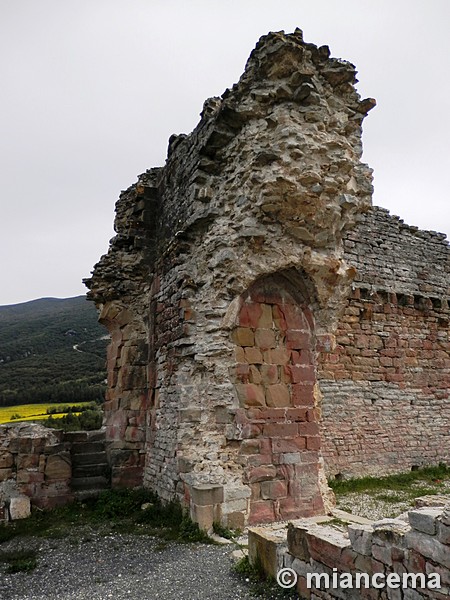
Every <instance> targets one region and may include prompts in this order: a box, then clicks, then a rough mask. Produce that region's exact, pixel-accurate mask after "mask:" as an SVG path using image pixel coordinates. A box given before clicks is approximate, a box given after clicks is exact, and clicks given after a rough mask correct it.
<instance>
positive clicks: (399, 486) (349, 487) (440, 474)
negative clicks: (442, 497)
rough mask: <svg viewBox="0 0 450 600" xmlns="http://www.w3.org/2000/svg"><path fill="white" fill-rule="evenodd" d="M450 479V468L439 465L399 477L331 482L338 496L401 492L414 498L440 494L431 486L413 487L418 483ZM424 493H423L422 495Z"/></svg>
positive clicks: (431, 482)
mask: <svg viewBox="0 0 450 600" xmlns="http://www.w3.org/2000/svg"><path fill="white" fill-rule="evenodd" d="M449 477H450V467H447V466H446V465H443V464H441V465H438V466H436V467H425V468H423V469H417V470H416V471H410V472H409V473H399V474H397V475H387V476H386V477H361V478H359V479H347V480H331V481H330V482H329V485H330V487H331V488H332V489H333V491H334V492H335V493H336V494H338V495H342V494H348V493H354V492H358V493H370V492H377V491H384V490H389V491H401V492H408V493H411V494H413V495H414V496H420V495H424V494H438V493H439V489H438V488H436V487H431V486H423V487H422V488H421V487H411V486H412V485H413V484H415V483H417V482H427V483H428V484H434V485H436V484H437V485H438V484H439V482H440V481H441V480H442V479H448V478H449ZM422 492H423V493H422Z"/></svg>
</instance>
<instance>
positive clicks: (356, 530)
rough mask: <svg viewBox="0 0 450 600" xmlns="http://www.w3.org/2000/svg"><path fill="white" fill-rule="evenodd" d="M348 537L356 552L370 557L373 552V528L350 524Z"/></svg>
mask: <svg viewBox="0 0 450 600" xmlns="http://www.w3.org/2000/svg"><path fill="white" fill-rule="evenodd" d="M348 537H349V539H350V542H351V544H352V548H353V550H355V552H358V553H359V554H364V555H365V556H370V554H371V552H372V527H371V526H370V525H356V524H353V523H351V524H349V525H348Z"/></svg>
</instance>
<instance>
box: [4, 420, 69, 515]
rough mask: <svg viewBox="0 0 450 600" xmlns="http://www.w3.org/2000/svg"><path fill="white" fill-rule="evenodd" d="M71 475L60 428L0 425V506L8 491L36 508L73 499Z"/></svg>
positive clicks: (67, 450) (7, 497)
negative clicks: (18, 495) (3, 492)
mask: <svg viewBox="0 0 450 600" xmlns="http://www.w3.org/2000/svg"><path fill="white" fill-rule="evenodd" d="M71 477H72V462H71V456H70V443H68V442H65V441H64V433H63V431H57V430H50V429H47V428H46V427H42V426H41V425H36V424H25V423H23V424H14V425H1V426H0V509H1V508H2V500H4V499H5V500H7V501H8V502H9V495H10V494H9V490H13V491H14V492H18V493H20V494H23V495H24V496H27V497H28V498H30V499H31V502H32V503H33V504H34V505H35V506H38V507H39V508H55V507H56V506H62V505H63V504H66V503H67V502H70V501H71V500H73V498H74V495H73V492H72V490H71V488H70V481H71ZM2 490H4V491H5V494H4V496H5V498H3V494H2Z"/></svg>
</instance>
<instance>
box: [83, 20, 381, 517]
mask: <svg viewBox="0 0 450 600" xmlns="http://www.w3.org/2000/svg"><path fill="white" fill-rule="evenodd" d="M355 75H356V72H355V67H354V66H353V65H352V64H350V63H348V62H346V61H343V60H340V59H334V58H330V52H329V49H328V47H326V46H322V47H320V48H317V47H316V46H314V45H313V44H308V43H305V42H304V41H303V37H302V33H301V31H300V30H296V31H295V32H294V33H293V34H289V35H286V34H284V33H283V32H280V33H271V34H269V35H267V36H264V37H263V38H261V40H260V41H259V42H258V44H257V46H256V48H255V50H254V51H253V52H252V54H251V56H250V58H249V60H248V63H247V65H246V69H245V72H244V74H243V75H242V77H241V79H240V81H239V82H238V83H237V84H236V85H234V86H233V87H232V88H231V89H228V90H226V91H225V93H224V94H223V95H222V97H220V98H211V99H209V100H208V101H207V102H206V103H205V105H204V109H203V112H202V115H201V120H200V123H199V125H198V126H197V127H196V129H195V130H194V131H193V132H192V133H191V134H189V135H180V136H172V137H171V139H170V142H169V152H168V158H167V162H166V164H165V166H164V167H163V168H158V169H152V170H150V171H147V172H146V173H144V174H143V175H141V176H140V177H139V180H138V182H137V183H136V184H135V185H133V186H132V187H131V188H129V189H128V190H127V191H125V192H123V193H122V195H121V196H120V199H119V201H118V204H117V209H116V210H117V215H116V221H115V228H116V232H117V236H116V237H115V238H114V240H113V241H112V244H111V248H110V250H109V252H108V254H107V255H106V256H104V257H102V259H101V260H100V262H99V263H98V264H97V265H96V267H95V270H94V272H93V277H92V278H91V279H90V280H88V281H87V285H88V287H89V288H90V293H89V297H90V298H91V299H93V300H95V302H96V304H97V306H98V307H99V309H100V320H101V321H102V322H103V323H105V325H106V326H107V327H108V329H109V330H110V332H111V336H112V343H111V345H110V348H109V350H108V381H109V386H108V395H107V401H106V414H107V436H108V440H109V442H110V460H111V464H112V468H113V484H114V485H138V484H139V483H141V482H143V483H144V484H145V485H147V486H150V487H152V488H153V489H155V490H156V491H157V492H158V493H159V494H160V495H161V496H162V497H163V498H172V497H173V496H174V495H175V494H177V495H178V497H180V498H182V499H183V500H184V501H185V502H186V503H188V504H190V505H191V510H192V513H193V515H194V517H195V518H197V520H198V519H199V518H200V517H199V515H200V513H201V514H202V515H203V517H204V523H207V522H208V523H209V522H210V521H211V519H213V518H215V519H219V520H222V522H224V523H225V524H228V525H229V526H238V527H241V526H242V525H244V524H245V523H246V522H247V521H250V522H256V521H259V520H271V519H273V518H283V517H288V516H290V517H292V516H299V515H301V514H311V512H316V511H320V510H322V507H323V506H324V504H327V502H328V499H327V486H326V482H325V480H324V475H323V467H322V464H321V459H320V437H319V436H318V435H317V434H318V428H317V423H318V420H319V417H320V402H321V394H320V390H319V387H318V386H317V385H316V377H317V375H316V371H317V353H318V352H319V351H323V352H326V351H331V350H332V349H333V335H332V332H333V328H334V326H335V324H336V322H337V318H338V315H339V313H340V311H341V310H342V308H343V307H344V305H345V301H346V298H347V297H348V295H349V291H350V284H351V281H352V278H353V277H354V275H355V269H354V267H352V266H350V265H349V264H348V263H347V262H346V260H345V257H344V248H343V244H342V239H343V236H345V232H346V231H348V230H349V229H350V228H351V227H352V226H353V225H354V224H355V221H356V218H357V215H358V214H359V213H360V212H361V211H364V210H367V209H368V208H369V206H370V202H371V193H372V186H371V171H370V169H369V168H368V167H367V166H366V165H364V164H362V163H361V162H360V157H361V152H362V147H361V124H362V121H363V119H364V117H365V115H366V113H367V112H368V111H369V110H370V109H371V108H372V107H373V106H374V101H373V100H371V99H367V100H362V101H361V99H360V97H359V96H358V94H357V92H356V91H355V88H354V83H355V81H356V79H355ZM262 282H265V283H264V286H263V288H264V290H265V291H264V293H262V294H256V292H257V291H258V289H259V291H261V288H258V285H260V284H261V283H262ZM266 284H267V285H266ZM267 286H268V287H267ZM269 288H270V289H269ZM293 290H294V291H293ZM255 294H256V295H257V296H258V299H257V298H256V297H255ZM252 305H256V308H255V307H253V306H252ZM283 307H286V308H287V309H288V310H289V313H290V317H289V318H287V319H286V314H285V312H283V310H284V308H283ZM259 312H260V313H261V314H259ZM250 313H251V314H250ZM269 313H270V314H269ZM255 315H258V316H257V317H256V316H255ZM252 319H254V320H252ZM246 320H247V321H246ZM246 323H247V324H246ZM243 330H247V331H243ZM272 346H273V347H272ZM299 386H302V388H300V387H299ZM300 389H302V391H301V392H300Z"/></svg>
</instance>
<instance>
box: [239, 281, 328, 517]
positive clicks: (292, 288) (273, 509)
mask: <svg viewBox="0 0 450 600" xmlns="http://www.w3.org/2000/svg"><path fill="white" fill-rule="evenodd" d="M288 274H289V272H288ZM297 278H298V275H297ZM310 288H311V286H308V285H307V284H305V281H295V280H294V281H293V278H292V277H287V276H286V275H285V274H276V275H272V276H269V277H265V278H263V279H260V280H258V281H257V282H256V283H255V284H254V285H253V286H251V287H250V288H249V290H248V291H247V292H246V293H244V294H243V295H242V296H241V306H240V309H239V312H238V316H237V318H236V322H235V327H234V329H233V331H232V339H233V341H234V343H235V345H236V347H235V352H236V366H235V380H234V382H235V389H236V393H237V397H238V401H239V409H238V411H237V414H236V422H237V423H238V424H239V427H240V428H241V438H242V441H241V444H240V451H239V460H240V462H241V464H242V465H243V468H244V483H245V484H247V485H249V486H250V488H251V498H250V506H249V518H248V521H249V523H259V522H267V521H274V520H284V519H292V518H298V517H302V516H311V515H313V514H317V513H319V512H321V511H323V501H322V495H321V493H320V488H319V449H320V437H319V427H318V420H319V409H318V407H317V406H316V395H315V392H316V368H315V359H316V356H315V354H316V352H315V333H314V316H313V300H312V298H311V296H312V294H311V289H310Z"/></svg>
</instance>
